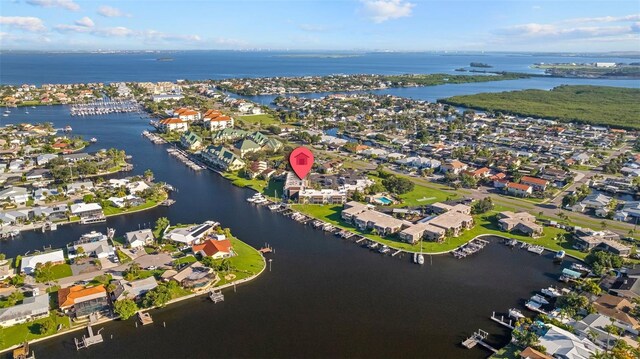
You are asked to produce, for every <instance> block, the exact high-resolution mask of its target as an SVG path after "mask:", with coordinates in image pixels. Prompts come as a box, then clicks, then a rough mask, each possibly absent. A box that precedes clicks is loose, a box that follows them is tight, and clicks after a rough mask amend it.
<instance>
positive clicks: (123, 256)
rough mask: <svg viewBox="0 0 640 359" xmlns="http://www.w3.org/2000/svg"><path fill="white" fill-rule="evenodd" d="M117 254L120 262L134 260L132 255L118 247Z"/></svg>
mask: <svg viewBox="0 0 640 359" xmlns="http://www.w3.org/2000/svg"><path fill="white" fill-rule="evenodd" d="M116 255H117V256H118V260H119V261H120V263H128V262H131V261H132V259H131V257H129V256H128V255H126V254H125V253H124V252H123V251H121V250H120V249H117V248H116Z"/></svg>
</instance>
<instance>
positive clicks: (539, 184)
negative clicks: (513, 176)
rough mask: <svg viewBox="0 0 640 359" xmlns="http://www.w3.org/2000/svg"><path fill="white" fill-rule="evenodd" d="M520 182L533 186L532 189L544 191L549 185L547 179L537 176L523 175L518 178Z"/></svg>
mask: <svg viewBox="0 0 640 359" xmlns="http://www.w3.org/2000/svg"><path fill="white" fill-rule="evenodd" d="M520 183H522V184H526V185H529V186H531V187H533V190H534V191H544V190H545V189H547V186H548V185H549V181H547V180H544V179H542V178H538V177H529V176H524V177H522V178H521V179H520Z"/></svg>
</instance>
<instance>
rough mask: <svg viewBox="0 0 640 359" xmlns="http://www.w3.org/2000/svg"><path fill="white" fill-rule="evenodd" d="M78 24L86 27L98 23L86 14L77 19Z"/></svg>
mask: <svg viewBox="0 0 640 359" xmlns="http://www.w3.org/2000/svg"><path fill="white" fill-rule="evenodd" d="M76 25H78V26H84V27H94V26H95V25H96V24H95V23H94V22H93V20H91V18H90V17H88V16H85V17H83V18H82V19H80V20H76Z"/></svg>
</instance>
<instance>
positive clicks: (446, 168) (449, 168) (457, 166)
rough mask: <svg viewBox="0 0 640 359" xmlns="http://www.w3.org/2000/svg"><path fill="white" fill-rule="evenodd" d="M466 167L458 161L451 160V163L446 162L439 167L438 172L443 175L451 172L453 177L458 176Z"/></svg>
mask: <svg viewBox="0 0 640 359" xmlns="http://www.w3.org/2000/svg"><path fill="white" fill-rule="evenodd" d="M467 167H468V166H467V165H466V164H464V163H462V162H460V161H458V160H451V161H447V162H445V163H443V164H442V165H441V166H440V171H442V172H443V173H447V172H451V173H453V174H455V175H458V174H460V173H461V172H462V171H464V170H466V169H467Z"/></svg>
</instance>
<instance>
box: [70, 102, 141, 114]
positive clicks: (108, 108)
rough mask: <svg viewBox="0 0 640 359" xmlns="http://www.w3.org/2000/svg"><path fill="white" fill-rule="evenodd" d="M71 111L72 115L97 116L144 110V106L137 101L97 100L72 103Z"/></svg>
mask: <svg viewBox="0 0 640 359" xmlns="http://www.w3.org/2000/svg"><path fill="white" fill-rule="evenodd" d="M69 111H70V113H71V116H97V115H106V114H111V113H127V112H142V107H141V106H140V105H139V104H138V103H137V102H135V101H123V100H96V101H93V102H89V103H83V104H74V105H71V106H70V108H69Z"/></svg>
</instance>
